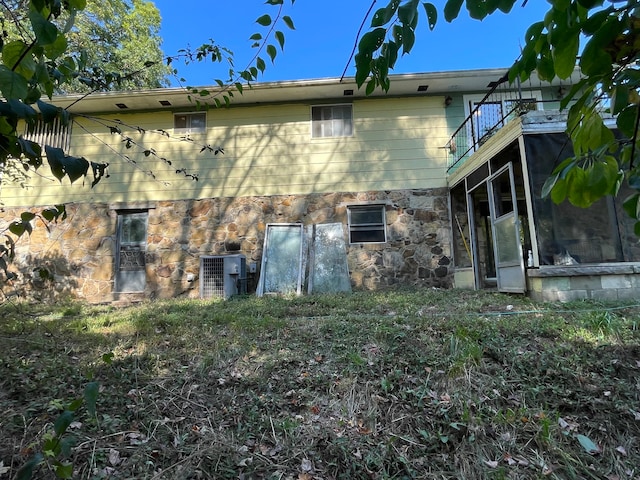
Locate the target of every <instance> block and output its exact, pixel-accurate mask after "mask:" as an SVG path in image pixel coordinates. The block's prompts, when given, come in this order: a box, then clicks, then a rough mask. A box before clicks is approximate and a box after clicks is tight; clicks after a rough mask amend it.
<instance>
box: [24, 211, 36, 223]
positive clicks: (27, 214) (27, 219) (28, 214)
mask: <svg viewBox="0 0 640 480" xmlns="http://www.w3.org/2000/svg"><path fill="white" fill-rule="evenodd" d="M34 218H36V214H35V213H31V212H22V213H21V214H20V219H21V220H22V221H23V222H30V221H31V220H33V219H34Z"/></svg>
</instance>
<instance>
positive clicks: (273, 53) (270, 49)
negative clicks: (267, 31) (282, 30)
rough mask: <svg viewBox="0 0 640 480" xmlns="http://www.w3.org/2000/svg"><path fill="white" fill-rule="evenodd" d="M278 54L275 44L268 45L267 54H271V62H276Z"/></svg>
mask: <svg viewBox="0 0 640 480" xmlns="http://www.w3.org/2000/svg"><path fill="white" fill-rule="evenodd" d="M277 54H278V51H277V50H276V47H274V46H273V45H267V55H269V58H271V63H274V62H275V60H276V55H277Z"/></svg>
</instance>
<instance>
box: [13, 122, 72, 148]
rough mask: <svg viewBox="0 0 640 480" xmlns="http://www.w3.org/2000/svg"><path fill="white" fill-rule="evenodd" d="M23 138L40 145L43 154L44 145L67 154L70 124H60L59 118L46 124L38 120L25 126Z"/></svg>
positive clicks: (69, 143) (69, 140)
mask: <svg viewBox="0 0 640 480" xmlns="http://www.w3.org/2000/svg"><path fill="white" fill-rule="evenodd" d="M23 137H24V138H25V139H26V140H31V141H32V142H35V143H37V144H38V145H40V146H41V147H42V151H43V152H44V146H45V145H49V146H50V147H54V148H61V149H62V150H64V151H65V152H68V151H69V146H70V145H71V123H70V122H69V123H64V122H61V121H60V119H59V118H56V119H55V120H53V121H52V122H46V123H45V122H43V121H41V120H39V121H37V122H35V123H34V124H32V125H27V128H26V129H25V132H24V135H23Z"/></svg>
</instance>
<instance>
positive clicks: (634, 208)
mask: <svg viewBox="0 0 640 480" xmlns="http://www.w3.org/2000/svg"><path fill="white" fill-rule="evenodd" d="M622 208H623V209H624V211H625V212H626V213H627V215H629V216H630V217H631V218H635V219H640V193H634V194H633V195H631V196H629V197H627V199H626V200H625V201H624V203H623V204H622ZM639 223H640V222H639Z"/></svg>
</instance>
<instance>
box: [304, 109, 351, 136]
mask: <svg viewBox="0 0 640 480" xmlns="http://www.w3.org/2000/svg"><path fill="white" fill-rule="evenodd" d="M351 135H353V109H352V106H351V105H320V106H316V107H311V136H312V137H313V138H323V137H350V136H351Z"/></svg>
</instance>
